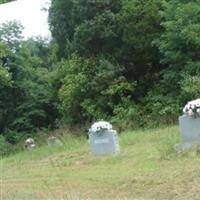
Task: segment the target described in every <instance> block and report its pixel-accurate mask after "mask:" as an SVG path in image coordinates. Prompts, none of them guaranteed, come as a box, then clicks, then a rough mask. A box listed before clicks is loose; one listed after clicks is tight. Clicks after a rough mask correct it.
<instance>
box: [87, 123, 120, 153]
mask: <svg viewBox="0 0 200 200" xmlns="http://www.w3.org/2000/svg"><path fill="white" fill-rule="evenodd" d="M88 134H89V143H90V147H91V151H92V153H93V154H94V155H110V154H117V153H119V152H120V147H119V142H118V135H117V132H116V131H115V130H113V129H112V125H111V124H109V123H108V122H104V121H100V122H96V123H94V124H93V125H92V126H91V128H90V129H89V133H88Z"/></svg>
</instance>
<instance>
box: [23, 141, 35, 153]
mask: <svg viewBox="0 0 200 200" xmlns="http://www.w3.org/2000/svg"><path fill="white" fill-rule="evenodd" d="M25 148H26V149H28V150H29V151H32V150H34V149H35V148H36V143H35V140H34V139H33V138H28V139H26V141H25Z"/></svg>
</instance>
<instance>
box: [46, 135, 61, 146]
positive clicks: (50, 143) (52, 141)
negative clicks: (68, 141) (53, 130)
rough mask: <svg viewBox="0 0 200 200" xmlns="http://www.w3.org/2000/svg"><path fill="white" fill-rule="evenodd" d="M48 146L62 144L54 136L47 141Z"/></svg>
mask: <svg viewBox="0 0 200 200" xmlns="http://www.w3.org/2000/svg"><path fill="white" fill-rule="evenodd" d="M47 144H48V146H62V145H63V143H62V142H61V141H60V140H59V139H58V138H57V137H55V136H50V137H48V139H47Z"/></svg>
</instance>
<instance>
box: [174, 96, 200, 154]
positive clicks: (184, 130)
mask: <svg viewBox="0 0 200 200" xmlns="http://www.w3.org/2000/svg"><path fill="white" fill-rule="evenodd" d="M183 113H184V114H183V115H182V116H180V117H179V126H180V132H181V143H180V144H177V145H175V150H176V151H177V152H181V151H182V152H183V151H184V152H185V151H189V150H191V149H194V148H199V146H200V99H197V100H194V101H190V102H188V103H187V104H186V106H185V107H184V109H183Z"/></svg>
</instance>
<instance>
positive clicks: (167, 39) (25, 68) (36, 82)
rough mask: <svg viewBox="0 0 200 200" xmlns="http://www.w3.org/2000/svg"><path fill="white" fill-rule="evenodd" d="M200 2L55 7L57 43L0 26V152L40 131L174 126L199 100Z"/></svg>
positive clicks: (139, 0)
mask: <svg viewBox="0 0 200 200" xmlns="http://www.w3.org/2000/svg"><path fill="white" fill-rule="evenodd" d="M199 11H200V2H199V1H197V0H193V1H187V0H185V1H181V0H162V1H161V0H101V1H99V0H93V1H90V0H84V1H83V0H67V1H66V0H52V5H51V7H50V11H49V24H50V29H51V32H52V40H51V41H50V42H49V41H47V40H45V39H42V38H31V39H28V40H24V39H23V38H22V35H21V32H22V28H23V27H22V26H21V25H20V24H19V23H18V22H8V23H4V24H2V25H1V26H0V133H1V138H2V140H1V143H2V141H5V142H6V144H7V142H9V143H12V144H13V143H16V142H18V141H20V140H21V139H23V138H24V137H28V136H29V135H32V134H34V133H36V132H37V131H38V130H40V129H44V128H49V129H53V128H57V127H60V126H63V125H70V126H71V125H73V126H77V125H78V126H83V125H85V124H88V123H91V122H92V121H94V120H98V119H105V120H109V121H111V122H112V123H114V124H115V125H116V126H118V127H119V128H120V129H124V128H136V127H144V126H147V125H158V124H159V125H160V124H171V123H175V122H176V121H177V116H178V115H179V114H180V113H181V108H182V106H183V105H184V104H185V103H186V102H187V101H188V100H190V99H193V98H197V97H199V94H200V90H199V88H200V87H199V86H200V54H199V51H200V35H199V32H200V12H199Z"/></svg>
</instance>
